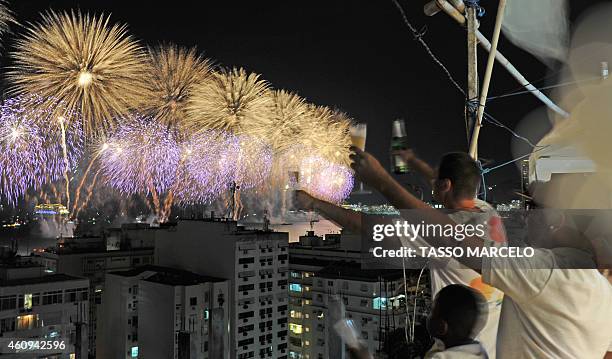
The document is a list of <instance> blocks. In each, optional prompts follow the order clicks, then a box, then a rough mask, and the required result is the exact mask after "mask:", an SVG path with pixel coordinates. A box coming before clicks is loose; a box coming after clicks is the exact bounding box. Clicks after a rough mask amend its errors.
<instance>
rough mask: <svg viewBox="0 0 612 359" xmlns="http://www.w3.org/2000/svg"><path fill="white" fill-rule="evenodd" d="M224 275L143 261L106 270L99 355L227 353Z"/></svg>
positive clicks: (217, 357)
mask: <svg viewBox="0 0 612 359" xmlns="http://www.w3.org/2000/svg"><path fill="white" fill-rule="evenodd" d="M228 290H229V281H227V280H224V279H219V278H213V277H206V276H200V275H197V274H194V273H191V272H187V271H184V270H179V269H173V268H166V267H159V266H153V265H147V266H142V267H139V268H137V269H133V270H129V271H120V272H111V273H108V274H107V275H106V283H105V291H104V295H103V298H102V305H101V306H100V311H99V320H98V326H97V330H98V335H97V345H96V347H97V348H98V349H97V355H98V357H100V358H125V359H132V358H138V357H140V358H181V359H182V358H188V359H196V358H197V359H229V350H228V349H229V333H228V300H227V298H228V297H229V293H228Z"/></svg>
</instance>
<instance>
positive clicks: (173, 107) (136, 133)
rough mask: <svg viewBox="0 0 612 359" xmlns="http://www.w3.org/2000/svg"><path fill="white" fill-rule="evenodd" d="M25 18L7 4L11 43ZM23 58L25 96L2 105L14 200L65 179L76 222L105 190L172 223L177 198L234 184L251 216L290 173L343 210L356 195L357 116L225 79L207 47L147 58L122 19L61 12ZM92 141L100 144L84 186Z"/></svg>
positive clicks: (46, 18)
mask: <svg viewBox="0 0 612 359" xmlns="http://www.w3.org/2000/svg"><path fill="white" fill-rule="evenodd" d="M11 16H12V15H11V13H10V11H8V9H7V8H6V6H5V2H4V0H0V34H2V32H3V31H6V23H8V22H10V21H11V19H12V18H11ZM12 55H13V57H14V66H13V67H12V69H11V70H10V72H9V73H8V79H9V80H10V81H11V84H10V85H11V91H12V92H13V93H16V94H20V97H17V98H14V99H10V100H8V101H6V103H5V104H4V105H3V106H2V108H1V110H0V112H1V113H0V114H1V115H2V117H1V118H0V150H1V151H2V153H1V154H0V175H1V178H0V191H1V192H0V195H2V196H3V197H4V198H6V199H8V201H9V202H11V203H15V202H16V200H17V198H18V197H19V196H21V195H22V194H23V193H25V191H27V190H28V189H30V188H41V191H42V192H44V187H42V186H43V185H44V184H46V183H51V182H54V181H58V180H60V179H61V178H62V176H63V179H64V182H65V193H61V192H62V191H63V189H60V190H58V188H59V186H58V185H59V184H60V183H59V182H57V183H51V184H52V186H49V187H50V188H52V190H55V191H56V192H57V194H56V196H55V197H56V198H62V199H65V200H66V206H67V207H69V208H72V210H73V216H76V215H77V214H78V212H79V211H80V210H81V209H83V207H84V206H85V205H86V204H87V203H88V202H89V200H90V199H91V198H92V196H93V191H94V187H95V186H96V183H97V182H99V183H104V184H106V185H108V186H110V187H112V188H115V189H117V191H118V192H119V193H120V194H122V195H134V194H137V195H142V196H143V197H144V199H145V200H146V203H147V205H148V206H150V208H152V209H154V210H155V211H156V213H157V215H158V217H159V219H160V220H161V221H163V220H166V219H167V218H168V216H169V214H170V210H171V208H172V205H173V204H174V203H175V202H176V203H177V204H179V205H188V204H200V203H209V202H211V201H213V200H215V199H218V198H220V197H223V196H224V195H226V194H227V193H228V190H229V189H230V188H234V189H237V190H239V191H233V192H232V193H233V194H234V199H233V201H234V204H235V206H236V208H238V209H237V210H236V211H235V213H234V214H236V213H239V212H240V210H239V207H240V192H241V191H246V190H252V193H253V194H254V196H255V197H257V196H266V195H268V196H270V195H271V194H272V193H275V191H276V190H281V191H284V190H285V183H286V179H287V173H288V171H299V172H300V174H301V176H300V178H301V179H302V181H304V182H303V183H301V185H302V187H303V188H304V189H305V190H307V191H309V192H311V193H313V194H314V195H315V196H317V197H320V198H323V199H325V200H329V201H332V202H340V201H342V200H343V199H344V198H346V197H347V196H348V193H349V191H350V190H351V188H352V184H353V177H352V173H351V171H350V170H349V169H348V165H349V163H350V161H349V158H348V154H349V152H348V148H349V145H350V136H349V131H348V130H349V126H350V123H351V120H350V118H348V117H347V116H346V115H345V114H343V113H341V112H339V111H334V110H331V109H329V108H327V107H321V106H316V105H313V104H308V103H306V101H305V100H304V99H302V98H301V97H299V96H298V95H296V94H294V93H291V92H287V91H283V90H272V89H271V88H269V85H268V83H267V82H266V81H264V80H262V79H261V78H260V77H259V75H257V74H253V73H247V72H246V71H245V70H244V69H242V68H239V69H236V68H234V69H232V70H222V71H221V72H218V73H213V72H212V70H211V64H210V62H209V61H208V60H206V59H204V58H203V57H202V56H201V55H199V54H198V53H197V51H196V50H195V49H186V48H180V47H177V46H175V45H167V46H158V47H154V48H149V50H148V55H147V53H146V52H145V51H144V50H143V49H142V48H141V47H140V45H139V44H138V43H137V42H136V41H134V40H133V39H132V38H131V37H130V36H129V35H128V34H127V30H126V27H125V26H124V25H118V24H114V25H113V24H111V23H110V20H109V17H108V16H90V15H87V14H82V13H80V12H70V13H56V12H53V11H50V12H48V13H46V14H45V15H43V16H42V20H41V21H40V22H39V23H36V24H31V25H29V27H28V28H27V29H26V32H25V34H24V35H23V36H22V37H21V38H20V39H18V41H17V44H16V50H15V52H14V53H13V54H12ZM31 94H36V95H35V96H34V95H31ZM135 111H139V112H138V113H136V112H135ZM84 135H86V136H87V138H90V137H97V138H95V140H94V141H93V143H98V146H99V148H98V149H97V151H94V152H93V153H92V154H91V156H90V162H89V164H87V165H86V164H83V168H86V170H85V171H84V173H83V175H82V178H80V181H79V182H78V184H76V183H75V184H74V186H72V187H71V179H72V177H74V176H73V175H72V174H71V173H70V172H71V171H73V169H74V168H76V166H77V161H78V160H79V157H80V155H81V154H82V150H83V148H82V147H83V143H84ZM101 138H106V139H107V140H106V141H105V142H102V141H101V140H100V139H101ZM90 141H91V140H90ZM273 166H274V168H272V167H273ZM90 173H93V175H90ZM270 173H273V175H270ZM62 183H63V182H62ZM233 186H235V187H233ZM71 189H73V190H74V189H76V191H75V192H74V202H73V203H72V206H71V203H70V202H71V201H70V199H71V198H70V193H71ZM283 193H284V192H283ZM46 195H47V193H42V195H41V197H44V196H46ZM82 198H84V201H82V202H81V199H82Z"/></svg>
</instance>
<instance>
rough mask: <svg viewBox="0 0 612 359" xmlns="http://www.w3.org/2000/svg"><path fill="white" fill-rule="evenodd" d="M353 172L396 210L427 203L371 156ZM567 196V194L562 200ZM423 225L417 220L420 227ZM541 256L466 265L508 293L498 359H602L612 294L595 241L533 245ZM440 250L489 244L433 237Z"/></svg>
mask: <svg viewBox="0 0 612 359" xmlns="http://www.w3.org/2000/svg"><path fill="white" fill-rule="evenodd" d="M353 151H354V154H353V155H352V159H353V169H354V170H355V172H356V173H357V174H358V176H359V177H360V179H361V180H362V181H364V182H365V183H367V184H369V185H370V186H372V187H373V188H376V189H378V190H379V191H380V192H381V194H383V195H384V196H385V197H386V198H387V199H388V200H389V201H390V202H391V203H392V204H393V205H394V206H396V207H399V208H413V207H417V206H419V202H420V201H419V200H418V199H417V198H415V197H414V196H412V195H411V194H410V193H409V192H407V191H406V190H404V188H403V187H402V186H401V185H400V184H399V183H397V182H396V181H395V180H394V179H393V178H392V177H391V176H390V175H389V174H388V173H387V172H386V171H385V170H384V168H383V167H382V166H381V165H380V163H379V162H378V161H377V160H376V159H375V158H374V157H372V156H371V155H369V154H367V153H365V152H363V151H361V150H359V149H356V148H353ZM558 195H562V194H558ZM418 215H419V216H421V218H417V219H419V220H423V221H425V222H426V223H437V224H442V225H445V224H450V225H454V224H456V222H454V221H453V220H452V219H451V218H450V217H449V216H448V215H446V214H444V213H442V212H440V211H436V210H432V209H426V208H422V210H421V211H419V214H418ZM414 219H415V218H413V220H414ZM530 240H531V244H532V245H535V246H538V247H540V248H538V249H535V250H534V255H533V256H532V257H524V258H501V257H490V258H489V257H476V256H473V257H461V258H457V259H458V260H459V261H460V262H462V263H463V264H464V265H466V266H468V267H470V268H472V269H474V270H475V271H477V272H481V273H482V275H483V280H484V281H485V282H486V283H488V284H490V285H492V286H494V287H496V288H499V289H500V290H502V291H503V292H504V293H505V295H504V300H503V304H502V314H501V318H500V324H499V331H498V336H497V358H499V359H508V358H510V359H513V358H516V359H523V358H581V359H582V358H584V359H601V358H603V357H604V356H605V355H606V352H607V351H608V349H609V348H610V344H611V343H612V325H611V320H612V286H610V284H609V283H608V281H607V279H606V278H604V277H603V276H602V275H601V273H599V272H598V271H597V270H596V269H595V268H596V263H595V262H594V259H593V258H594V254H593V249H592V246H591V245H590V243H589V241H586V240H584V238H583V237H582V238H581V236H580V233H578V232H577V231H572V230H558V231H556V232H555V233H549V234H548V235H547V236H543V237H541V238H530ZM427 242H428V243H429V244H430V245H432V246H435V247H448V246H456V247H462V248H464V249H481V248H485V247H487V246H488V243H487V242H485V241H484V240H483V239H482V238H478V237H476V236H470V237H469V238H465V239H464V240H462V241H448V240H447V239H446V238H440V237H438V238H436V237H428V238H427Z"/></svg>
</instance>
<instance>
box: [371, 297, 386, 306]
mask: <svg viewBox="0 0 612 359" xmlns="http://www.w3.org/2000/svg"><path fill="white" fill-rule="evenodd" d="M372 308H373V309H386V308H387V298H381V297H376V298H374V299H373V300H372Z"/></svg>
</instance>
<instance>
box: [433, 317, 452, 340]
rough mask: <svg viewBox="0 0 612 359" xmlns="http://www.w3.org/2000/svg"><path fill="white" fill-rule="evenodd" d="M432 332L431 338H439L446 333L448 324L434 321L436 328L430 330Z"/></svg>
mask: <svg viewBox="0 0 612 359" xmlns="http://www.w3.org/2000/svg"><path fill="white" fill-rule="evenodd" d="M432 330H433V331H434V333H433V335H432V337H435V338H441V337H444V336H445V335H446V334H447V333H448V324H447V323H446V321H444V320H438V321H436V326H435V327H434V328H432Z"/></svg>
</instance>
